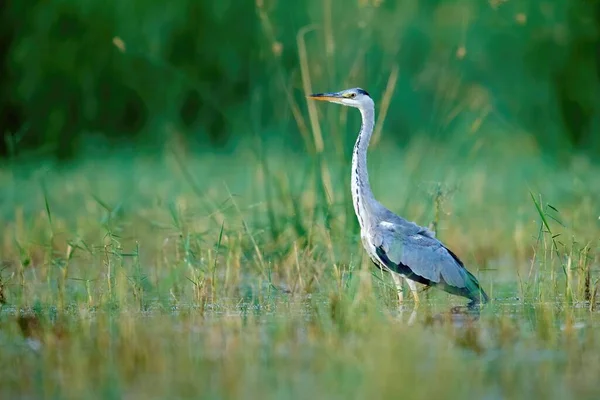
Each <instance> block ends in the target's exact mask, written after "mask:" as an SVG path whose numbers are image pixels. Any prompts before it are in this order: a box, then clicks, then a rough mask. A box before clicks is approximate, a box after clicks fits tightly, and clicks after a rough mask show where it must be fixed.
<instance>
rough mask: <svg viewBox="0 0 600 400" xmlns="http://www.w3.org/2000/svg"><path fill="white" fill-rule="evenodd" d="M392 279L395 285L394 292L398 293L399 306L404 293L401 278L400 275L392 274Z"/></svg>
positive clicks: (402, 300)
mask: <svg viewBox="0 0 600 400" xmlns="http://www.w3.org/2000/svg"><path fill="white" fill-rule="evenodd" d="M392 279H393V280H394V284H396V290H397V291H398V301H399V302H400V304H402V303H403V302H404V292H403V289H402V278H401V277H400V275H398V274H396V273H395V272H392Z"/></svg>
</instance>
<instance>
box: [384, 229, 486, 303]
mask: <svg viewBox="0 0 600 400" xmlns="http://www.w3.org/2000/svg"><path fill="white" fill-rule="evenodd" d="M373 236H374V243H373V245H374V246H375V250H376V253H377V255H378V257H379V258H380V260H381V262H382V263H383V264H385V265H386V266H388V268H390V269H392V270H393V271H395V272H398V273H401V274H403V275H405V276H406V277H407V278H409V279H412V280H415V281H417V282H420V283H423V284H427V285H440V286H442V287H443V288H445V289H446V290H448V291H450V292H453V293H455V294H459V295H463V296H466V297H472V296H474V295H478V294H479V292H480V288H479V283H478V282H477V279H476V278H475V277H474V276H473V275H471V274H470V273H469V272H468V271H467V270H466V269H465V268H464V266H463V264H462V262H461V261H460V260H459V259H458V258H457V257H456V256H455V255H454V254H453V253H452V252H451V251H450V250H448V249H447V248H446V247H445V246H444V245H443V244H442V243H441V242H440V241H439V240H437V239H435V238H432V237H430V236H428V235H423V234H420V233H414V231H413V232H411V231H407V230H405V229H403V226H401V225H397V224H393V223H389V222H381V223H380V224H379V225H378V226H377V227H376V231H375V232H374V235H373ZM453 288H455V289H457V290H453Z"/></svg>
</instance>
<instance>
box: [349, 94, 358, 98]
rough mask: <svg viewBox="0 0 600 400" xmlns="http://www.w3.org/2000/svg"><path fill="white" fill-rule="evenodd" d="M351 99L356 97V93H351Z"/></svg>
mask: <svg viewBox="0 0 600 400" xmlns="http://www.w3.org/2000/svg"><path fill="white" fill-rule="evenodd" d="M348 97H349V98H351V99H353V98H355V97H356V93H350V96H348Z"/></svg>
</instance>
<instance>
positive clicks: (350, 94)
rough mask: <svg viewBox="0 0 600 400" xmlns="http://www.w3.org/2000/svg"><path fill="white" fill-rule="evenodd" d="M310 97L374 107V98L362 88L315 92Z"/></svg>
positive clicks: (347, 104) (353, 105)
mask: <svg viewBox="0 0 600 400" xmlns="http://www.w3.org/2000/svg"><path fill="white" fill-rule="evenodd" d="M308 98H309V99H313V100H321V101H330V102H332V103H338V104H342V105H344V106H350V107H356V108H362V109H364V108H368V107H373V100H372V99H371V96H369V93H367V91H366V90H363V89H361V88H354V89H346V90H342V91H341V92H332V93H315V94H311V95H310V96H308Z"/></svg>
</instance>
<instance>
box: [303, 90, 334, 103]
mask: <svg viewBox="0 0 600 400" xmlns="http://www.w3.org/2000/svg"><path fill="white" fill-rule="evenodd" d="M307 97H308V98H309V99H313V100H320V101H332V102H334V103H339V102H340V99H342V96H341V95H340V94H339V93H331V92H330V93H314V94H311V95H308V96H307Z"/></svg>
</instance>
